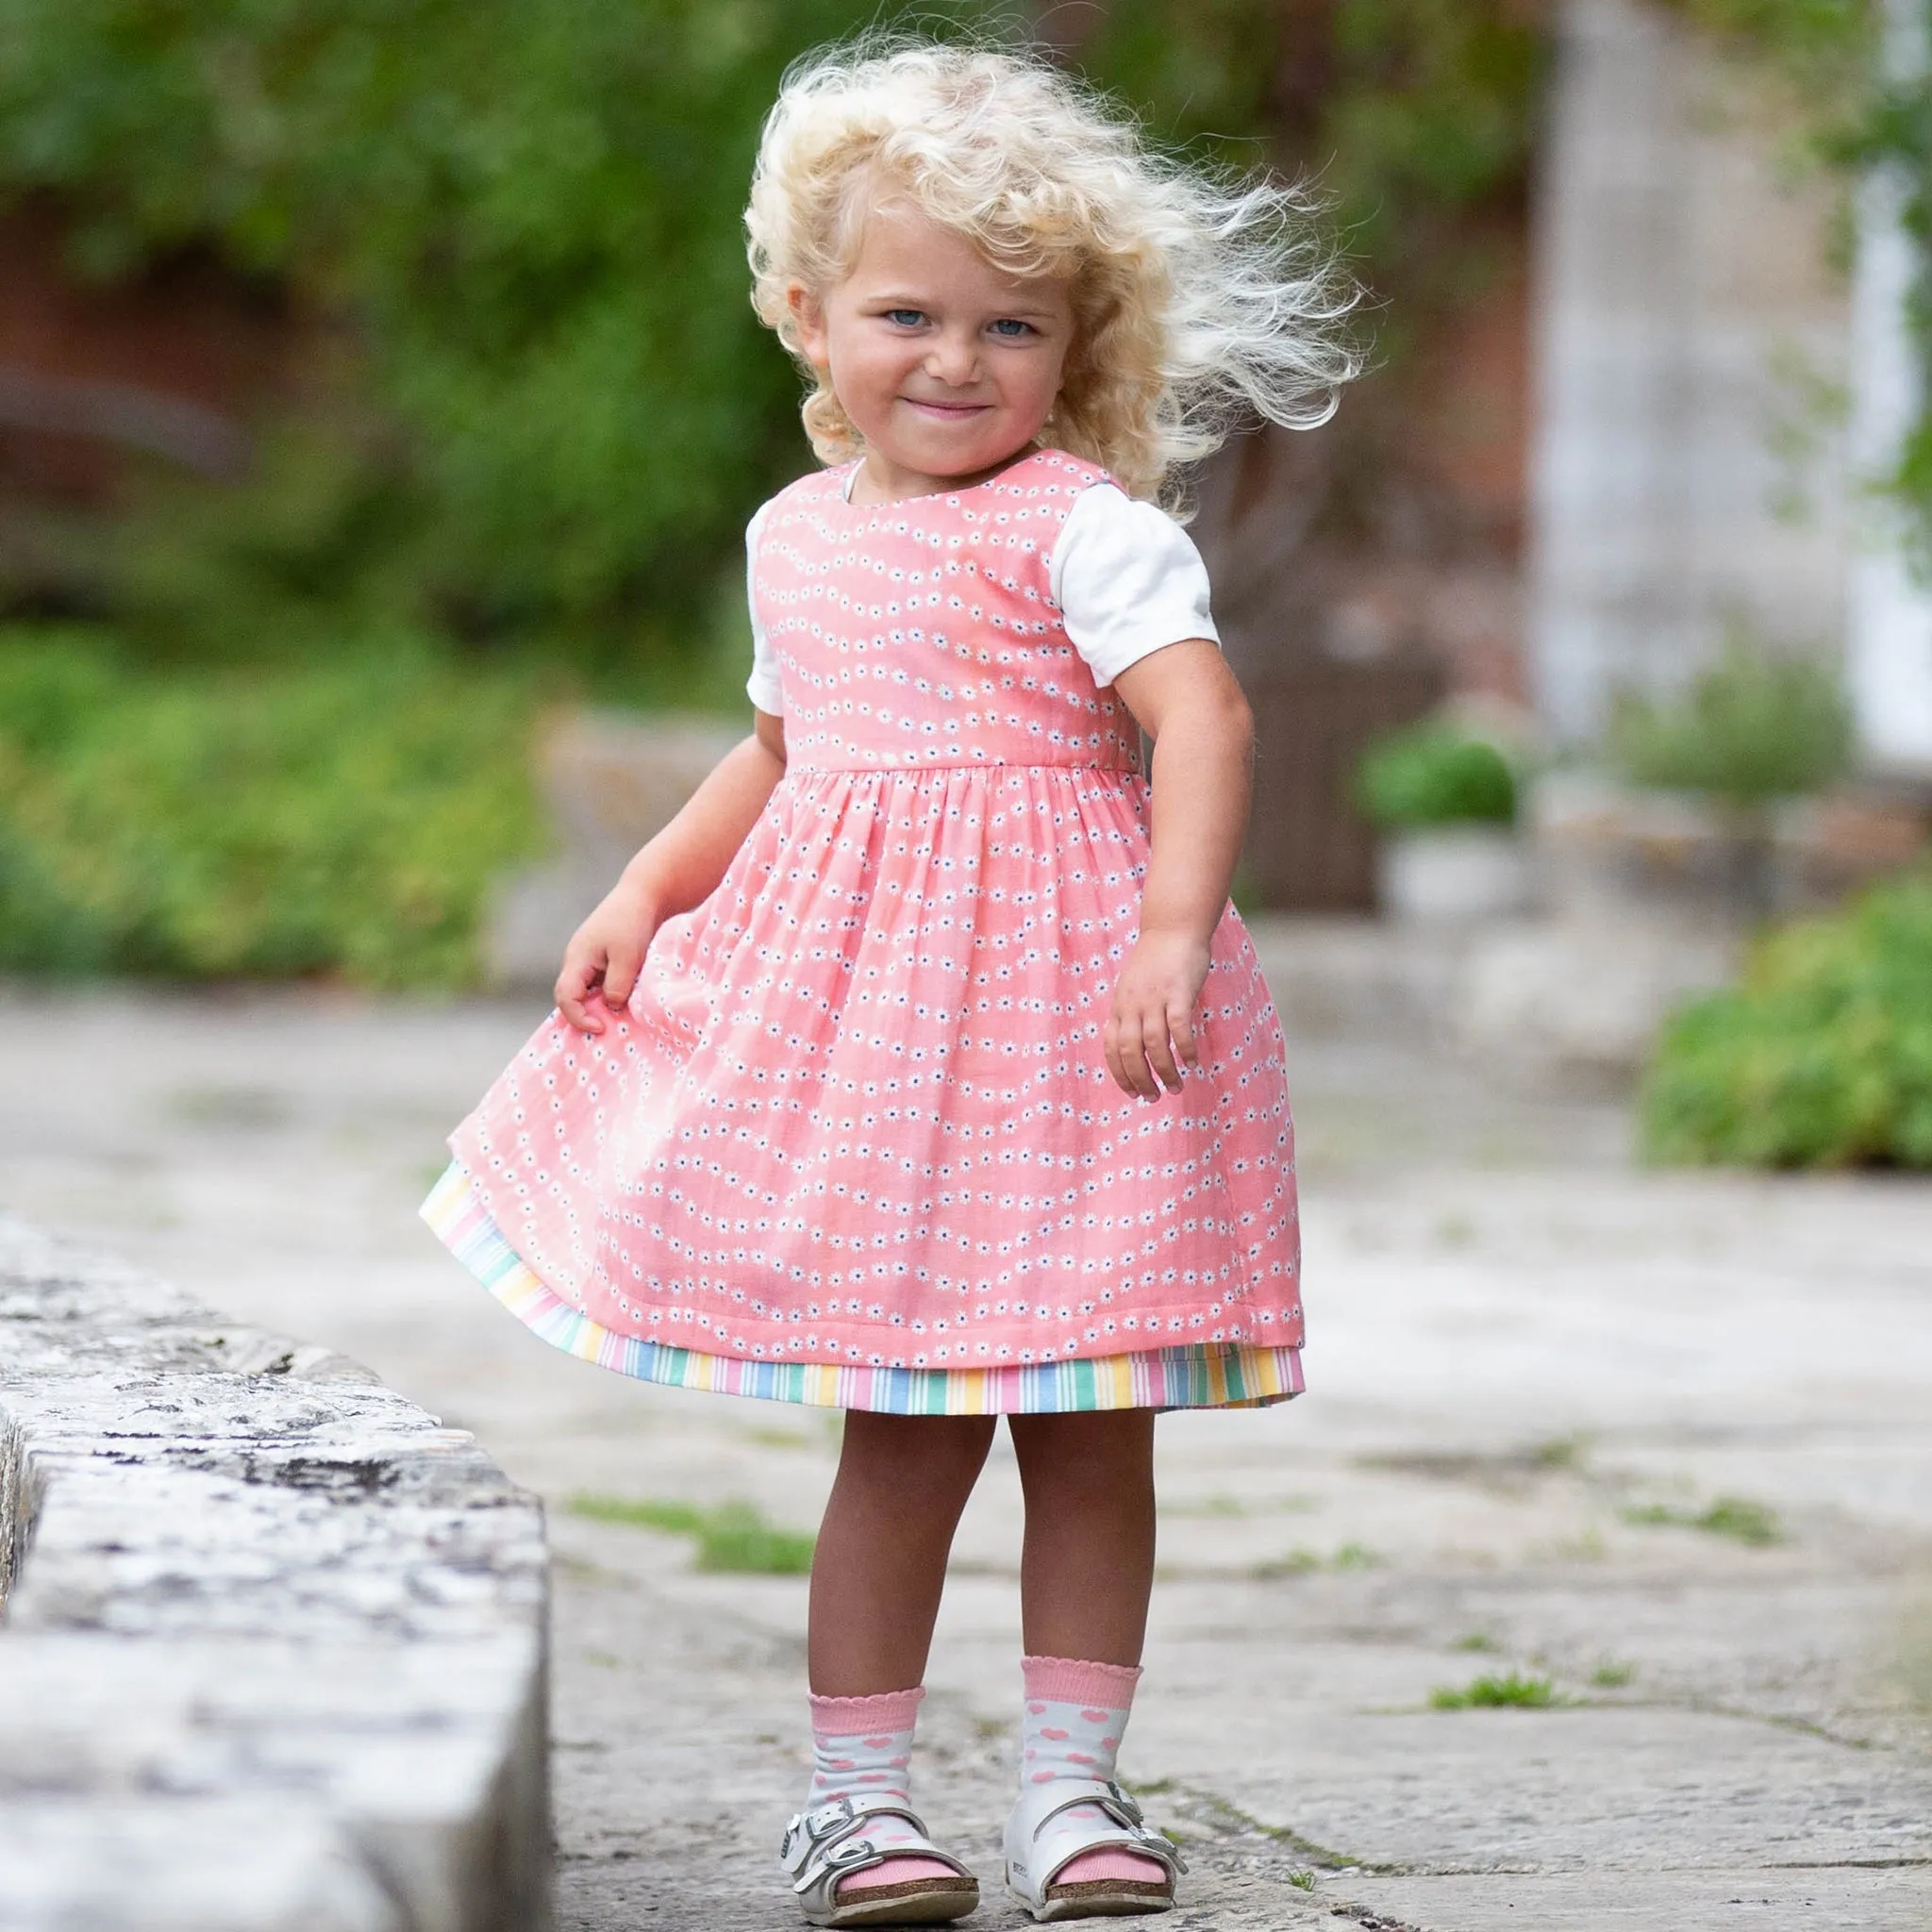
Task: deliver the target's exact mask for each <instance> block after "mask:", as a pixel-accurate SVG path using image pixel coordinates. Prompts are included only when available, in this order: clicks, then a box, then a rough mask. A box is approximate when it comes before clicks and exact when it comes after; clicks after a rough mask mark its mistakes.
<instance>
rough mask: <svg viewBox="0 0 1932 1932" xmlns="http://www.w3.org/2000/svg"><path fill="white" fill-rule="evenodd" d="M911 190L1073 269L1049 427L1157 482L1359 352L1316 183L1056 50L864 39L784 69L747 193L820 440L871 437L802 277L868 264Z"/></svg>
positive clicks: (856, 450)
mask: <svg viewBox="0 0 1932 1932" xmlns="http://www.w3.org/2000/svg"><path fill="white" fill-rule="evenodd" d="M897 196H904V197H906V198H908V199H909V200H910V201H911V202H912V203H913V204H914V206H915V207H917V208H919V209H920V210H921V212H923V213H924V215H926V216H927V217H928V218H929V219H930V220H932V221H935V222H937V223H939V224H940V225H942V226H944V227H947V228H951V229H953V230H954V231H956V232H957V233H958V234H960V235H963V236H965V237H966V238H967V240H969V241H970V242H973V243H974V245H975V246H976V247H977V248H978V249H979V250H980V251H981V252H982V253H983V254H984V255H985V256H986V258H987V259H988V260H990V261H991V262H992V263H993V264H994V265H995V266H996V267H998V268H999V269H1001V270H1002V271H1003V272H1005V273H1006V274H1008V275H1058V276H1064V277H1065V278H1066V279H1067V281H1068V282H1069V285H1070V287H1071V290H1072V293H1073V303H1074V341H1073V344H1072V346H1071V348H1070V349H1069V351H1068V355H1067V360H1066V364H1065V369H1064V372H1063V380H1062V387H1061V390H1060V393H1059V396H1058V399H1057V401H1056V402H1055V405H1054V413H1053V416H1052V418H1051V419H1050V421H1049V425H1048V431H1047V434H1049V435H1050V437H1051V440H1052V441H1053V443H1054V444H1055V445H1056V446H1057V447H1059V448H1062V449H1065V450H1066V451H1068V453H1069V454H1071V455H1074V456H1077V457H1081V458H1085V459H1087V460H1088V461H1090V462H1092V463H1095V464H1097V465H1099V466H1100V467H1101V468H1103V469H1106V470H1108V471H1110V472H1111V473H1112V475H1114V476H1115V477H1117V478H1118V479H1119V481H1120V483H1121V485H1122V487H1123V488H1124V489H1125V490H1127V491H1129V492H1130V493H1131V494H1133V495H1136V496H1144V497H1158V496H1159V495H1160V494H1161V493H1162V489H1163V485H1166V484H1167V483H1168V481H1169V476H1170V473H1171V472H1172V471H1173V470H1174V469H1175V468H1176V467H1178V466H1181V465H1185V464H1188V463H1191V462H1195V461H1198V460H1199V459H1200V458H1203V457H1205V456H1207V455H1208V454H1209V452H1211V451H1212V450H1214V449H1216V448H1218V447H1219V446H1220V444H1221V443H1222V442H1223V441H1224V440H1225V438H1226V437H1227V436H1228V434H1229V433H1230V432H1231V431H1232V430H1233V429H1234V428H1235V427H1236V426H1238V425H1240V424H1241V422H1243V421H1251V420H1253V418H1254V417H1256V416H1260V417H1265V418H1267V419H1268V420H1269V421H1271V422H1274V423H1281V424H1287V425H1293V426H1295V427H1297V428H1312V427H1314V426H1315V425H1318V424H1321V423H1324V422H1326V421H1327V419H1328V417H1329V416H1330V415H1332V414H1333V413H1334V409H1335V406H1336V401H1337V391H1338V390H1339V389H1340V386H1341V384H1342V383H1344V382H1346V381H1348V380H1349V379H1350V378H1351V377H1352V376H1354V375H1357V373H1358V371H1359V368H1360V360H1359V358H1358V356H1357V353H1356V351H1355V349H1354V347H1353V346H1352V345H1351V344H1350V343H1349V342H1348V341H1346V340H1345V338H1344V336H1343V334H1342V331H1341V320H1342V318H1343V317H1344V316H1345V314H1346V313H1347V311H1348V310H1349V308H1351V307H1352V306H1353V304H1354V301H1355V296H1356V291H1355V289H1354V287H1353V285H1352V284H1351V283H1350V282H1349V280H1348V279H1347V277H1346V276H1345V275H1343V274H1341V272H1340V271H1339V270H1338V268H1337V267H1336V265H1335V263H1334V261H1333V259H1332V258H1331V257H1330V256H1329V255H1328V254H1326V253H1325V252H1324V250H1323V249H1322V247H1321V246H1320V245H1319V244H1318V242H1316V241H1315V239H1314V236H1313V225H1312V224H1311V222H1310V221H1309V219H1308V217H1309V214H1310V212H1311V208H1312V202H1311V199H1310V197H1309V196H1308V195H1307V193H1306V192H1304V191H1303V190H1301V189H1299V188H1295V187H1291V186H1287V185H1285V184H1282V183H1280V182H1276V181H1270V180H1266V179H1263V178H1259V177H1254V178H1246V179H1228V178H1217V177H1215V176H1213V175H1208V174H1207V173H1205V172H1203V171H1201V170H1199V169H1196V168H1192V167H1190V166H1187V165H1184V164H1182V163H1180V162H1177V161H1175V160H1173V159H1171V158H1167V157H1164V156H1161V155H1159V154H1158V153H1155V152H1153V151H1152V150H1150V148H1149V147H1148V146H1147V144H1146V143H1145V142H1144V141H1143V139H1142V137H1141V130H1140V128H1139V127H1138V126H1136V125H1134V124H1133V123H1132V122H1130V121H1128V120H1126V119H1124V117H1122V116H1121V115H1119V114H1118V113H1116V112H1114V111H1112V110H1110V109H1109V108H1108V106H1107V105H1106V104H1104V103H1103V102H1102V101H1100V100H1099V99H1098V98H1096V97H1095V96H1094V95H1092V94H1091V93H1089V92H1086V91H1085V90H1083V89H1082V88H1081V87H1079V86H1078V85H1077V84H1076V83H1075V82H1074V81H1072V80H1071V79H1069V78H1068V77H1067V76H1066V75H1064V74H1062V73H1060V72H1058V70H1057V69H1055V68H1053V67H1051V66H1049V65H1048V64H1047V63H1046V62H1045V61H1043V60H1041V59H1039V58H1032V57H1030V56H1027V55H1024V54H1015V53H1010V52H1000V51H992V50H989V49H986V48H980V47H973V46H959V45H947V44H939V43H935V42H926V41H906V40H897V41H881V40H879V39H877V38H871V37H869V38H863V39H860V40H858V41H857V42H851V43H847V44H841V45H838V46H833V47H829V48H824V49H821V50H820V51H818V52H817V53H814V54H809V55H808V56H806V57H805V58H803V59H801V60H799V61H797V62H795V63H794V64H793V65H792V66H791V69H790V70H789V71H788V72H787V74H786V75H785V79H784V82H783V84H782V86H781V87H780V90H779V94H778V100H777V104H776V105H775V106H774V108H773V109H772V111H771V113H770V115H769V116H768V117H767V119H766V122H765V127H764V134H763V138H762V140H761V141H760V142H759V144H758V164H757V167H756V168H755V170H754V171H753V175H752V185H751V202H750V206H749V207H748V208H746V209H745V216H744V221H745V227H746V230H747V232H748V234H749V238H750V241H749V253H750V257H751V267H752V275H753V290H752V304H753V306H754V308H757V310H758V315H759V318H760V319H761V320H762V321H763V322H764V323H766V324H767V325H769V326H770V327H771V328H772V329H773V330H774V331H775V332H776V334H777V337H778V340H779V341H782V342H783V343H784V344H785V346H786V347H787V348H788V349H790V350H791V353H792V355H793V356H794V357H796V358H797V359H798V361H799V362H800V364H801V365H802V366H803V367H804V368H805V370H806V372H807V374H808V376H810V377H812V378H814V379H815V388H814V389H813V391H812V393H811V394H810V395H809V396H808V398H807V399H806V403H805V408H804V415H805V426H806V432H807V434H808V436H809V437H810V438H811V444H812V448H813V449H814V450H815V451H816V452H817V453H818V456H819V458H820V460H821V461H823V462H826V463H835V462H841V461H843V460H845V459H847V458H851V457H854V456H857V455H858V454H860V452H861V451H862V449H863V446H864V445H863V441H862V440H861V438H860V436H859V434H858V430H857V429H856V428H855V427H854V426H853V424H852V422H851V419H850V418H849V417H848V416H847V415H846V413H845V411H844V409H843V408H841V405H840V402H839V398H838V397H837V396H836V395H835V394H834V393H833V391H832V388H831V383H830V380H829V377H828V376H827V375H825V374H824V372H823V371H819V370H815V369H813V368H812V367H811V365H810V363H809V361H808V358H806V356H805V355H804V353H803V351H802V349H801V347H800V344H799V341H798V335H797V328H796V325H795V323H794V321H793V319H792V315H791V307H790V304H789V302H788V299H787V292H786V291H787V290H788V288H789V287H790V286H791V284H793V283H800V284H803V285H804V286H805V287H806V288H808V289H809V290H812V291H815V292H819V293H823V292H824V291H826V290H828V289H830V288H832V287H834V286H836V285H837V283H838V282H840V281H841V280H842V279H843V277H844V276H845V275H848V274H849V273H850V272H851V269H852V267H853V265H854V263H855V262H856V260H857V258H858V249H859V245H860V240H861V237H862V234H863V230H864V225H865V217H866V214H867V211H868V209H869V208H874V207H876V206H877V205H878V204H879V203H880V202H881V201H882V200H884V199H888V198H892V197H897Z"/></svg>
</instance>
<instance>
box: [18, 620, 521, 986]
mask: <svg viewBox="0 0 1932 1932" xmlns="http://www.w3.org/2000/svg"><path fill="white" fill-rule="evenodd" d="M533 695H534V693H533V691H532V690H531V687H530V680H529V679H528V677H527V676H525V675H507V674H502V673H498V674H496V675H493V676H485V675H479V674H476V673H473V672H471V671H468V670H463V669H459V668H458V667H455V666H452V665H450V664H448V663H446V662H443V661H441V660H440V659H438V658H435V657H434V656H432V655H431V654H429V653H428V652H426V651H425V650H423V649H421V648H420V647H416V648H411V647H409V646H408V645H407V644H404V643H400V642H399V643H395V644H392V645H391V646H390V647H389V648H387V649H384V650H382V651H381V652H379V653H378V652H376V651H375V650H373V649H372V650H370V651H368V652H367V653H365V654H360V655H355V656H341V655H339V656H337V657H336V658H332V659H331V660H330V661H328V662H326V663H325V664H323V665H319V666H314V667H311V668H308V669H303V670H299V671H287V670H284V671H280V672H277V673H276V674H275V675H274V676H273V677H269V678H264V677H261V676H259V675H247V674H245V673H238V672H226V673H216V672H201V673H198V674H195V675H175V676H172V677H162V676H158V675H154V674H152V673H147V672H142V671H141V670H140V669H139V668H138V667H136V666H134V665H132V664H131V663H129V662H128V661H126V660H125V658H123V657H122V656H121V655H120V654H118V653H117V652H116V651H114V650H113V649H112V648H111V647H109V646H107V645H105V644H102V643H100V642H98V641H93V640H91V639H87V638H83V637H78V636H59V635H56V636H52V637H50V636H48V635H46V634H44V633H42V634H24V633H19V632H12V633H0V970H7V971H11V972H19V973H29V974H60V975H62V976H70V975H73V974H84V973H90V972H115V973H141V974H168V975H181V976H225V975H229V974H264V975H270V974H273V975H286V974H336V975H341V977H344V978H346V979H349V980H353V981H355V982H358V983H359V984H362V985H367V986H379V987H400V986H422V987H460V986H467V985H471V984H473V983H474V982H475V977H476V971H477V957H476V937H477V927H478V923H479V919H480V915H481V910H482V906H483V900H484V895H485V892H486V891H487V889H488V886H489V883H490V880H491V876H492V875H493V874H495V872H496V871H497V870H498V869H499V868H500V867H501V866H503V865H504V864H505V863H506V862H508V861H510V860H513V859H515V858H518V857H520V856H523V855H525V854H527V853H530V852H532V851H533V850H534V849H535V848H536V844H537V831H536V810H535V806H534V802H533V801H532V799H531V797H530V794H529V789H528V784H527V780H526V777H525V773H526V770H527V767H528V762H529V759H528V737H529V731H530V724H531V715H532V698H533Z"/></svg>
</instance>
